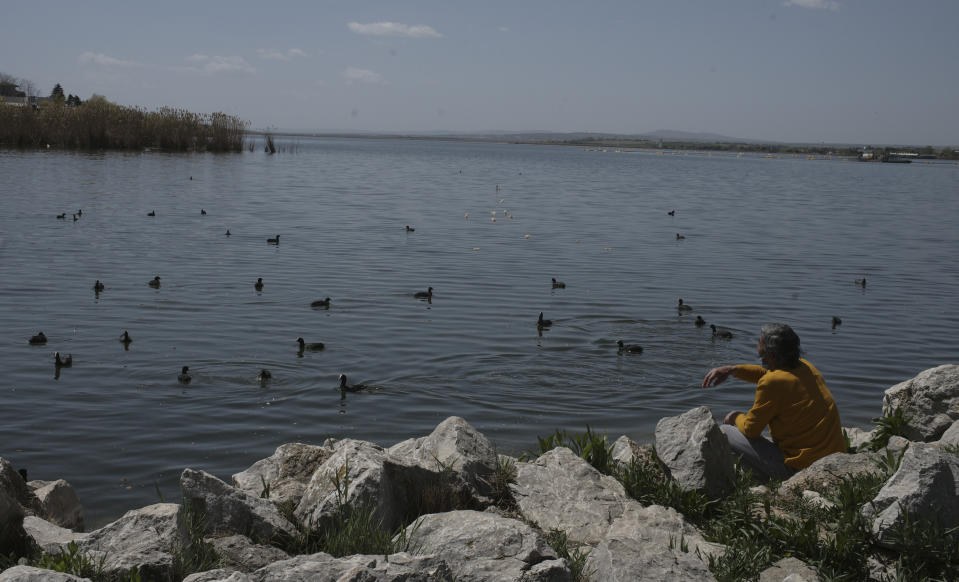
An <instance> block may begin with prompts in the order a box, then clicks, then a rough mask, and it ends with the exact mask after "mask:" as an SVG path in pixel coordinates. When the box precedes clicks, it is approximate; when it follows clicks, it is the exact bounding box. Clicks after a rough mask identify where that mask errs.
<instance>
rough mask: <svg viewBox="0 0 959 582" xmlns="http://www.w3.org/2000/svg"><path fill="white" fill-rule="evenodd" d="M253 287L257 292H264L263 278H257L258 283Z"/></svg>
mask: <svg viewBox="0 0 959 582" xmlns="http://www.w3.org/2000/svg"><path fill="white" fill-rule="evenodd" d="M253 287H254V288H255V289H256V290H257V291H262V290H263V277H257V278H256V283H254V284H253Z"/></svg>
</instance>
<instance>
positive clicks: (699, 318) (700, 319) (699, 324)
mask: <svg viewBox="0 0 959 582" xmlns="http://www.w3.org/2000/svg"><path fill="white" fill-rule="evenodd" d="M704 325H706V320H705V319H703V316H702V315H697V316H696V327H702V326H704Z"/></svg>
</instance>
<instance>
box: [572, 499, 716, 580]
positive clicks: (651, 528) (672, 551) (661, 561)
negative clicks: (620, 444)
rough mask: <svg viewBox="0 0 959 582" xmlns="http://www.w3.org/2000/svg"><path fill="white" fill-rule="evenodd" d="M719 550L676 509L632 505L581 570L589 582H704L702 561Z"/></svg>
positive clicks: (705, 574)
mask: <svg viewBox="0 0 959 582" xmlns="http://www.w3.org/2000/svg"><path fill="white" fill-rule="evenodd" d="M721 551H722V547H721V546H718V545H716V544H710V543H708V542H706V541H705V540H704V539H703V537H702V534H701V533H700V532H699V531H698V530H696V528H695V527H693V526H692V525H690V524H688V523H686V521H685V520H684V519H683V517H682V515H680V514H679V513H678V512H677V511H676V510H674V509H672V508H666V507H662V506H658V505H651V506H649V507H643V506H642V505H640V504H639V503H636V502H633V503H632V504H630V506H629V507H628V508H627V510H626V511H625V512H624V513H623V515H622V516H621V517H619V518H618V519H616V520H614V521H613V523H612V524H611V525H610V528H609V530H608V532H607V535H606V538H605V539H604V540H603V541H602V542H600V543H599V544H598V545H597V546H596V547H595V549H593V550H592V551H591V552H590V554H589V556H588V557H587V559H586V569H587V570H588V571H592V572H593V577H592V579H593V580H604V581H610V582H627V581H629V582H632V581H636V582H642V581H646V580H649V581H653V580H657V581H658V580H693V581H710V580H715V577H714V576H713V575H712V573H710V571H709V568H708V567H707V566H706V559H707V556H708V555H710V554H718V553H719V552H721Z"/></svg>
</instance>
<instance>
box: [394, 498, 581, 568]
mask: <svg viewBox="0 0 959 582" xmlns="http://www.w3.org/2000/svg"><path fill="white" fill-rule="evenodd" d="M406 531H407V533H408V535H409V540H410V543H411V544H412V547H414V548H416V551H417V552H419V553H425V554H435V555H436V556H438V557H439V558H441V559H443V560H445V561H446V563H447V564H449V566H450V568H451V569H452V572H453V575H454V576H455V577H456V580H458V581H460V582H480V581H489V582H494V581H496V582H510V581H518V580H521V579H524V578H523V576H524V573H525V572H526V571H527V570H529V569H530V568H531V567H533V566H535V565H538V564H540V563H541V562H545V561H549V560H556V559H557V556H556V552H554V551H553V549H552V548H551V547H550V546H549V544H547V543H546V540H545V539H543V537H542V536H541V535H540V534H539V533H537V532H536V530H534V529H533V528H531V527H530V526H528V525H526V524H524V523H523V522H521V521H517V520H515V519H509V518H505V517H500V516H497V515H493V514H491V513H481V512H477V511H450V512H447V513H434V514H430V515H426V516H423V517H421V518H420V519H418V520H417V521H416V522H415V523H413V524H412V525H410V526H409V527H407V530H406ZM548 572H551V574H550V575H551V576H552V577H549V578H542V580H543V581H544V582H546V581H547V580H550V581H555V582H560V581H562V580H568V579H569V577H570V573H569V569H568V568H566V569H565V571H564V570H563V569H557V568H555V565H553V566H551V567H550V568H549V570H548ZM544 573H545V572H544Z"/></svg>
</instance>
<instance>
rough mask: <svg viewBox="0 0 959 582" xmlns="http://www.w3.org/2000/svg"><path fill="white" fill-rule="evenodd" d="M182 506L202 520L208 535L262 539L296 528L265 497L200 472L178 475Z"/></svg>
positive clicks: (284, 533)
mask: <svg viewBox="0 0 959 582" xmlns="http://www.w3.org/2000/svg"><path fill="white" fill-rule="evenodd" d="M180 491H181V493H182V495H183V506H184V508H185V509H187V510H189V511H191V512H192V514H193V515H194V516H198V517H200V518H202V519H203V524H204V531H205V532H206V533H208V534H241V535H249V536H253V537H255V538H256V539H258V540H262V541H265V542H269V541H273V540H279V539H283V538H284V537H285V536H290V535H293V534H294V533H295V532H296V527H295V526H294V525H293V524H292V523H290V522H289V521H288V520H287V519H286V518H285V517H283V516H282V515H280V512H279V510H278V509H277V508H276V506H275V505H274V504H273V503H272V502H271V501H270V500H268V499H263V498H261V497H254V496H253V495H250V494H249V493H247V492H245V491H242V490H240V489H236V488H234V487H231V486H230V485H228V484H227V483H225V482H223V481H221V480H220V479H217V478H216V477H214V476H213V475H210V474H209V473H206V472H204V471H194V470H193V469H184V470H183V473H182V474H181V475H180Z"/></svg>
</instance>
